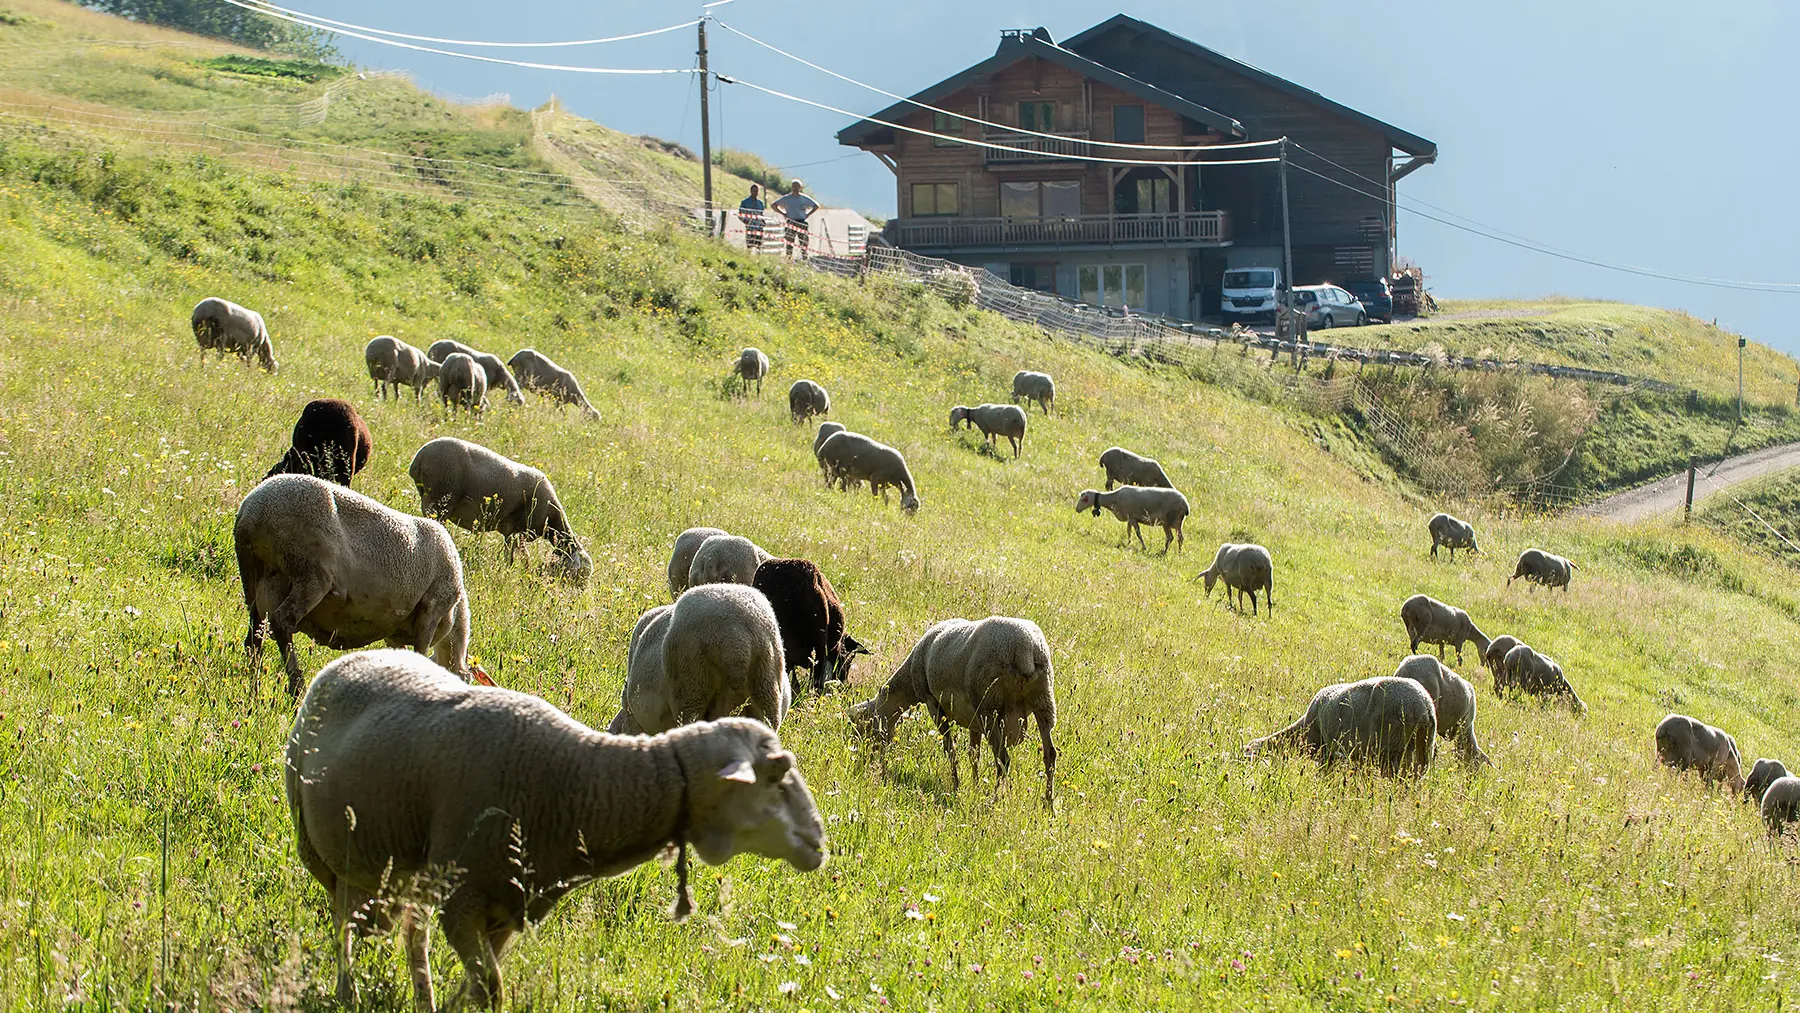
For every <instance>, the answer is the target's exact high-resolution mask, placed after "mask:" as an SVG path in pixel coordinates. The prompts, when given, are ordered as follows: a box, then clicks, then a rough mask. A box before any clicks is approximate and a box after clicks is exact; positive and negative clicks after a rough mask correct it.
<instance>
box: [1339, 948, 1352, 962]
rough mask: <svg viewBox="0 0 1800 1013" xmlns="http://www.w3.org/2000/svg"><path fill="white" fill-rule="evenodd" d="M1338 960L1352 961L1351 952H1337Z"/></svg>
mask: <svg viewBox="0 0 1800 1013" xmlns="http://www.w3.org/2000/svg"><path fill="white" fill-rule="evenodd" d="M1337 958H1338V959H1339V960H1349V959H1350V951H1349V950H1339V951H1337Z"/></svg>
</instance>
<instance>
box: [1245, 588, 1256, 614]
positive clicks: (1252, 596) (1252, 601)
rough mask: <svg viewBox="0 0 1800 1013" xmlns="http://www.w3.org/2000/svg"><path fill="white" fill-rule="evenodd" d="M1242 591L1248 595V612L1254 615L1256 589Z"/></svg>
mask: <svg viewBox="0 0 1800 1013" xmlns="http://www.w3.org/2000/svg"><path fill="white" fill-rule="evenodd" d="M1244 593H1245V594H1248V595H1249V596H1250V614H1251V615H1256V591H1255V590H1254V589H1252V590H1249V591H1246V592H1244Z"/></svg>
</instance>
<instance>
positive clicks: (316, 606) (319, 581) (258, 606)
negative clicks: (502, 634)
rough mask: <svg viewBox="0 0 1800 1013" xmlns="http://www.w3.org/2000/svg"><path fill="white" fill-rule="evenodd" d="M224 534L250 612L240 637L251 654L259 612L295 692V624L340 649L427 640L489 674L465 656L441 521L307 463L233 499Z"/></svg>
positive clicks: (456, 576) (444, 659)
mask: <svg viewBox="0 0 1800 1013" xmlns="http://www.w3.org/2000/svg"><path fill="white" fill-rule="evenodd" d="M231 534H232V541H233V543H234V544H235V546H236V548H237V563H238V577H239V579H240V580H241V581H242V583H243V589H244V604H245V606H246V607H247V608H248V609H249V612H250V632H249V634H248V635H246V636H245V637H244V649H245V650H246V651H247V652H249V655H250V660H251V664H252V665H254V664H255V663H256V662H257V660H258V659H259V658H260V657H261V654H262V642H263V636H264V632H263V622H264V620H265V619H267V621H268V635H270V636H273V637H274V638H275V643H276V644H277V645H278V646H279V647H280V648H281V660H282V662H283V664H285V666H286V667H287V674H288V691H289V692H290V693H293V694H295V695H296V696H297V695H299V693H300V661H299V659H298V658H297V657H296V656H295V653H294V634H295V633H304V634H306V635H307V636H309V637H311V638H312V639H313V640H315V641H317V642H319V643H320V644H323V645H325V646H327V647H332V648H335V649H338V650H345V649H352V648H357V647H366V646H368V645H369V644H373V643H375V642H376V641H385V642H387V643H388V644H390V645H393V646H397V647H399V646H406V647H411V648H412V649H413V650H416V651H418V652H420V653H421V654H423V653H425V652H426V651H430V652H432V656H433V657H434V658H436V659H437V662H438V664H440V665H443V666H444V667H445V668H448V669H450V670H451V671H454V672H456V673H458V674H459V675H472V676H474V677H475V678H477V679H485V678H486V677H487V676H486V674H485V673H483V672H482V671H481V670H480V669H479V668H474V667H471V666H470V664H469V598H468V595H467V594H466V593H464V590H463V571H462V557H460V556H458V555H457V554H456V543H455V542H452V541H451V540H450V534H449V532H447V531H445V530H444V526H443V525H441V524H439V523H438V522H436V521H433V520H428V519H426V518H423V517H412V516H408V515H407V514H403V513H401V512H399V511H398V510H391V509H389V508H388V507H385V506H383V505H382V504H380V503H377V502H375V501H374V500H372V499H370V498H369V497H367V496H364V495H362V494H361V493H358V492H354V491H352V490H350V489H348V488H346V487H344V486H341V485H336V484H334V483H331V482H327V481H324V480H323V479H318V478H314V477H312V476H311V475H276V476H274V477H273V478H268V479H265V480H263V482H262V483H261V484H260V485H258V486H257V487H256V488H254V489H252V490H250V494H249V495H248V496H245V497H244V501H243V502H242V503H240V504H238V510H237V519H236V521H235V522H234V524H233V526H232V532H231Z"/></svg>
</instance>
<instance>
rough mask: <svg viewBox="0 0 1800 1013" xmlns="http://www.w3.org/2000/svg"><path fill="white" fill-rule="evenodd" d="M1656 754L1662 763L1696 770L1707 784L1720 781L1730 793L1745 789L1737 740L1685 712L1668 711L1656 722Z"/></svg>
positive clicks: (1722, 730) (1680, 768)
mask: <svg viewBox="0 0 1800 1013" xmlns="http://www.w3.org/2000/svg"><path fill="white" fill-rule="evenodd" d="M1656 756H1657V758H1658V759H1660V760H1661V761H1662V762H1663V764H1664V765H1665V766H1669V767H1673V768H1675V769H1676V770H1692V771H1696V772H1698V773H1699V774H1700V777H1701V779H1702V780H1704V781H1706V782H1707V783H1708V784H1711V783H1712V782H1715V781H1723V782H1725V784H1726V786H1727V787H1729V788H1730V789H1731V790H1732V791H1733V792H1740V791H1743V790H1744V775H1743V767H1742V761H1741V760H1740V759H1739V758H1738V757H1739V754H1738V747H1737V740H1736V739H1734V738H1732V737H1731V735H1730V734H1729V733H1727V732H1726V731H1725V730H1724V729H1722V728H1714V727H1713V726H1712V725H1709V724H1706V723H1705V722H1703V721H1699V720H1697V719H1695V718H1691V717H1688V716H1687V715H1686V714H1670V715H1668V716H1667V717H1665V718H1663V719H1662V720H1661V721H1658V722H1657V723H1656Z"/></svg>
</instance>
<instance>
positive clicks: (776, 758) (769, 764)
mask: <svg viewBox="0 0 1800 1013" xmlns="http://www.w3.org/2000/svg"><path fill="white" fill-rule="evenodd" d="M793 769H794V754H793V753H790V752H788V751H787V750H785V749H783V750H781V751H780V752H778V753H770V754H769V755H767V756H765V757H763V758H762V759H761V760H760V761H758V762H757V764H756V772H757V773H758V774H759V775H761V776H762V778H763V779H764V780H766V781H770V782H774V781H779V780H781V779H782V778H784V777H786V776H787V772H788V771H790V770H793Z"/></svg>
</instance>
